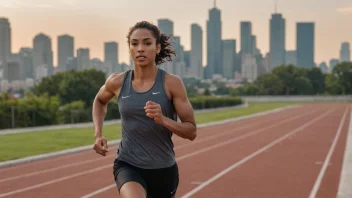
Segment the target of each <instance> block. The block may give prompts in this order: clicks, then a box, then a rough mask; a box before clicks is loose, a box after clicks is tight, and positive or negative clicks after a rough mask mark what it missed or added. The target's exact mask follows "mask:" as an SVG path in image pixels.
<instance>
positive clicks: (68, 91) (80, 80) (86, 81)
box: [34, 69, 106, 106]
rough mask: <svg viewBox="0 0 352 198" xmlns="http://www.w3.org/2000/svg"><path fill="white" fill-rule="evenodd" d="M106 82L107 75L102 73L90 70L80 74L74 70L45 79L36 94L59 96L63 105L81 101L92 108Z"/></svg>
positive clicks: (36, 88) (37, 88) (37, 87)
mask: <svg viewBox="0 0 352 198" xmlns="http://www.w3.org/2000/svg"><path fill="white" fill-rule="evenodd" d="M105 80H106V78H105V73H104V72H102V71H98V70H95V69H89V70H84V71H79V72H78V71H74V70H73V71H69V72H63V73H57V74H55V75H53V76H50V77H48V78H44V79H43V80H42V81H41V82H40V83H39V84H38V85H37V86H36V87H35V88H34V90H35V91H34V93H36V94H37V95H41V94H44V93H48V95H49V96H55V95H58V96H59V98H60V101H61V104H62V105H63V104H67V103H71V102H73V101H79V100H80V101H83V102H84V103H85V104H86V105H88V106H90V105H92V103H93V100H94V97H95V95H96V94H97V92H98V91H99V89H100V87H101V86H102V85H103V84H104V83H105Z"/></svg>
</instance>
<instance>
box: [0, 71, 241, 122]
mask: <svg viewBox="0 0 352 198" xmlns="http://www.w3.org/2000/svg"><path fill="white" fill-rule="evenodd" d="M105 81H106V74H105V73H104V72H102V71H99V70H95V69H88V70H84V71H74V70H73V71H67V72H60V73H56V74H54V75H52V76H50V77H45V78H43V79H42V80H41V81H40V83H38V84H37V85H35V86H34V88H33V89H32V90H31V91H30V92H27V93H25V97H23V98H13V97H12V96H11V95H10V94H7V93H4V94H2V95H0V117H1V119H0V129H5V128H19V127H32V126H47V125H58V124H66V123H82V122H90V121H92V105H93V101H94V98H95V95H96V94H97V92H98V91H99V89H100V87H101V86H102V85H103V84H104V83H105ZM191 103H192V105H193V106H194V108H195V109H202V108H214V107H223V106H229V105H237V104H241V103H242V101H241V100H240V99H239V98H235V97H227V98H221V99H218V98H216V97H212V96H199V97H196V98H192V99H191ZM119 118H120V113H119V109H118V104H117V99H116V97H115V98H114V99H112V100H111V101H110V102H109V104H108V112H107V115H106V117H105V119H106V120H111V119H119Z"/></svg>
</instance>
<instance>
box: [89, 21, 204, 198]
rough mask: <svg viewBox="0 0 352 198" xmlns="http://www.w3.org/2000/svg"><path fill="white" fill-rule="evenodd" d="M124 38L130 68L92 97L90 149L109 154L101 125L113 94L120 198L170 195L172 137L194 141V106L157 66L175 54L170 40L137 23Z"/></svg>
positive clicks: (174, 169) (174, 170)
mask: <svg viewBox="0 0 352 198" xmlns="http://www.w3.org/2000/svg"><path fill="white" fill-rule="evenodd" d="M127 38H128V45H129V52H130V55H131V57H132V59H133V61H134V65H135V67H134V69H132V70H128V71H126V72H123V73H119V74H112V75H110V76H109V77H108V79H107V80H106V82H105V84H104V85H103V86H102V87H101V89H100V90H99V92H98V93H97V95H96V98H95V100H94V103H93V122H94V128H95V144H94V150H95V151H96V152H97V153H99V154H101V155H103V156H106V152H108V145H107V140H106V139H105V138H104V136H103V134H102V126H103V121H104V118H105V115H106V110H107V104H108V102H109V100H111V99H112V98H113V97H115V96H116V97H117V100H118V106H119V111H120V115H121V124H122V138H121V142H120V144H119V148H118V151H117V157H116V159H115V161H114V168H113V173H114V179H115V181H116V185H117V188H118V190H119V193H120V195H121V197H123V198H142V197H143V198H145V197H152V198H169V197H174V196H175V194H176V190H177V187H178V184H179V174H178V166H177V163H176V159H175V153H174V150H173V148H174V145H173V142H172V135H173V134H176V135H177V136H179V137H182V138H184V139H189V140H191V141H193V140H194V139H195V138H196V136H197V127H196V123H195V118H194V112H193V108H192V106H191V104H190V102H189V100H188V98H187V93H186V89H185V86H184V84H183V82H182V80H181V78H180V77H178V76H176V75H172V74H170V73H168V72H165V71H164V70H162V69H160V68H158V67H157V66H158V65H160V64H162V63H164V62H165V61H171V60H172V59H171V56H172V54H174V55H176V53H175V52H174V51H173V50H172V49H171V43H170V41H169V36H167V35H165V34H163V33H160V30H159V29H158V27H157V26H156V25H154V24H152V23H149V22H146V21H142V22H139V23H137V24H136V25H135V26H133V27H132V28H131V29H130V31H129V33H128V36H127ZM177 117H179V118H180V120H181V122H177Z"/></svg>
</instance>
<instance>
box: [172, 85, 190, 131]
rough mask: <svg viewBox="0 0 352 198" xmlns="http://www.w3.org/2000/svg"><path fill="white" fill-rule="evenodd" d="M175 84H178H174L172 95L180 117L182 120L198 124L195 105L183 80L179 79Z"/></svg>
mask: <svg viewBox="0 0 352 198" xmlns="http://www.w3.org/2000/svg"><path fill="white" fill-rule="evenodd" d="M175 84H176V86H173V89H172V97H173V101H174V106H175V109H176V112H177V115H178V117H179V118H180V120H181V121H182V122H190V123H192V124H194V125H196V123H195V118H194V112H193V107H192V105H191V103H190V101H189V100H188V97H187V92H186V88H185V86H184V85H183V83H182V80H178V82H177V83H175Z"/></svg>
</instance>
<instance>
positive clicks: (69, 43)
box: [57, 34, 74, 71]
mask: <svg viewBox="0 0 352 198" xmlns="http://www.w3.org/2000/svg"><path fill="white" fill-rule="evenodd" d="M73 57H74V38H73V37H72V36H70V35H67V34H65V35H60V36H58V63H57V66H58V69H59V71H65V70H66V69H65V67H66V64H67V63H68V60H70V59H71V58H73Z"/></svg>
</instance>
